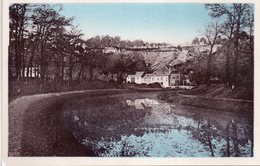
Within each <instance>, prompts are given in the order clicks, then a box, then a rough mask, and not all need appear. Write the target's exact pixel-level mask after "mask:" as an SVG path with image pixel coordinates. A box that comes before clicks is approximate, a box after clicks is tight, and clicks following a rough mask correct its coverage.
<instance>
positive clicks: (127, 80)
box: [126, 75, 135, 83]
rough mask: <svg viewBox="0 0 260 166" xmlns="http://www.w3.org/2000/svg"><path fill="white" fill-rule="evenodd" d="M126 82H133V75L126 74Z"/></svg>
mask: <svg viewBox="0 0 260 166" xmlns="http://www.w3.org/2000/svg"><path fill="white" fill-rule="evenodd" d="M126 82H127V83H135V75H128V76H127V77H126Z"/></svg>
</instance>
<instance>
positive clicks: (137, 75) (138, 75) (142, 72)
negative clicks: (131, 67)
mask: <svg viewBox="0 0 260 166" xmlns="http://www.w3.org/2000/svg"><path fill="white" fill-rule="evenodd" d="M143 74H144V71H139V72H136V73H135V76H136V77H142V76H143Z"/></svg>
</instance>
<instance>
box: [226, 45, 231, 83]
mask: <svg viewBox="0 0 260 166" xmlns="http://www.w3.org/2000/svg"><path fill="white" fill-rule="evenodd" d="M229 49H230V42H229V44H228V46H227V56H226V64H225V74H226V88H229V87H230V50H229Z"/></svg>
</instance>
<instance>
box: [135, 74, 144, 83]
mask: <svg viewBox="0 0 260 166" xmlns="http://www.w3.org/2000/svg"><path fill="white" fill-rule="evenodd" d="M143 75H144V71H140V72H136V73H135V83H136V84H142V83H143V81H142V80H143V79H142V76H143Z"/></svg>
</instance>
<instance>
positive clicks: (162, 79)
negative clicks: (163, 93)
mask: <svg viewBox="0 0 260 166" xmlns="http://www.w3.org/2000/svg"><path fill="white" fill-rule="evenodd" d="M155 82H158V83H160V84H161V85H162V86H163V87H169V86H170V84H169V72H163V71H154V72H153V74H152V77H151V83H155Z"/></svg>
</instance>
